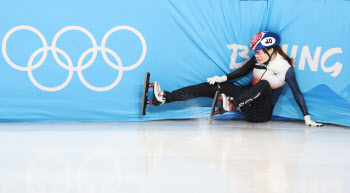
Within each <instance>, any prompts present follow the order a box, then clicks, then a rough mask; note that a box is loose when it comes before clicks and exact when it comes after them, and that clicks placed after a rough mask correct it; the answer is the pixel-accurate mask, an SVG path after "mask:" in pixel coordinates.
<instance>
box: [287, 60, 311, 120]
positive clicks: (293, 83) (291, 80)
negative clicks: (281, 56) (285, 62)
mask: <svg viewBox="0 0 350 193" xmlns="http://www.w3.org/2000/svg"><path fill="white" fill-rule="evenodd" d="M285 80H286V82H287V83H288V85H289V87H290V88H291V89H292V93H293V96H294V98H295V100H296V101H297V103H298V106H299V108H300V110H301V111H302V112H303V115H304V116H305V115H308V114H309V113H308V112H307V108H306V104H305V100H304V97H303V94H302V93H301V92H300V89H299V86H298V83H297V80H296V79H295V73H294V70H293V68H291V67H290V68H289V69H288V71H287V73H286V79H285Z"/></svg>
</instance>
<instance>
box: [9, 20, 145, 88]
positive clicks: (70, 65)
mask: <svg viewBox="0 0 350 193" xmlns="http://www.w3.org/2000/svg"><path fill="white" fill-rule="evenodd" d="M19 30H28V31H32V32H34V33H35V34H37V35H38V36H39V38H40V39H41V41H42V44H43V47H42V48H39V49H38V50H36V51H35V52H34V53H33V54H32V55H31V57H30V59H29V61H28V64H27V67H23V66H18V65H16V64H15V63H14V62H12V61H11V59H10V58H9V56H8V55H7V50H6V44H7V41H8V39H9V37H10V36H11V35H12V34H13V33H14V32H16V31H19ZM70 30H77V31H81V32H83V33H85V34H86V35H87V36H88V37H89V38H90V40H91V43H92V48H90V49H88V50H86V51H85V52H84V53H83V54H82V55H81V56H80V58H79V61H78V64H77V67H74V66H73V62H72V60H71V58H70V57H69V56H68V54H67V53H66V52H64V51H63V50H61V49H59V48H57V47H56V43H57V40H58V38H59V37H60V36H61V35H62V34H63V33H65V32H67V31H70ZM118 30H128V31H131V32H133V33H135V34H136V35H137V37H138V38H139V39H140V41H141V44H142V54H141V56H140V59H139V60H138V61H137V62H136V63H134V64H133V65H131V66H128V67H124V66H123V64H122V61H121V60H120V58H119V56H118V55H117V54H116V53H115V52H114V51H112V50H111V49H109V48H106V47H105V46H106V42H107V39H108V37H109V36H110V35H111V34H112V33H114V32H116V31H118ZM49 50H51V51H52V55H53V57H54V59H55V61H56V62H57V63H58V64H59V65H60V66H61V67H62V68H64V69H66V70H68V71H69V74H68V77H67V79H66V81H65V82H64V83H62V84H61V85H59V86H56V87H45V86H42V85H41V84H39V83H38V82H37V81H36V80H35V79H34V76H33V73H32V71H33V70H35V69H36V68H38V67H40V66H41V65H42V64H43V63H44V61H45V59H46V56H47V52H48V51H49ZM98 51H101V53H102V56H103V59H104V60H105V61H106V63H107V64H108V65H109V66H111V67H112V68H114V69H116V70H118V71H119V73H118V77H117V78H116V80H115V81H114V82H113V83H112V84H110V85H109V86H106V87H96V86H92V85H91V84H89V83H88V82H87V81H86V80H85V78H84V76H83V73H82V71H83V70H85V69H87V68H88V67H90V66H91V65H92V63H93V62H94V61H95V59H96V56H97V52H98ZM41 52H43V55H42V56H41V59H40V60H39V61H38V62H37V63H36V64H33V61H34V59H35V57H36V56H37V55H38V54H40V53H41ZM57 52H59V53H60V54H61V55H63V57H64V58H65V59H66V61H67V62H68V64H66V63H64V62H63V61H61V60H60V58H59V57H58V55H57ZM106 52H108V53H109V54H111V55H112V56H113V57H114V58H115V60H116V61H117V64H115V63H113V62H112V61H111V60H109V58H108V57H107V54H106ZM146 52H147V46H146V41H145V38H144V37H143V36H142V34H141V33H140V32H139V31H137V30H136V29H135V28H133V27H130V26H117V27H114V28H112V29H110V30H109V31H108V32H107V33H106V34H105V35H104V36H103V39H102V43H101V46H100V47H98V46H97V43H96V40H95V38H94V36H93V35H92V34H91V33H90V32H89V31H88V30H86V29H85V28H82V27H80V26H68V27H65V28H63V29H61V30H60V31H59V32H57V34H56V35H55V36H54V38H53V41H52V45H51V46H48V45H47V42H46V39H45V37H44V35H43V34H42V33H41V32H40V31H39V30H37V29H35V28H33V27H31V26H25V25H22V26H17V27H14V28H12V29H11V30H10V31H8V32H7V33H6V35H5V37H4V39H3V41H2V54H3V56H4V58H5V60H6V62H7V63H8V64H9V65H10V66H11V67H13V68H14V69H17V70H20V71H27V72H28V76H29V79H30V81H31V82H32V83H33V84H34V85H35V86H36V87H37V88H39V89H41V90H44V91H49V92H53V91H58V90H61V89H63V88H64V87H66V86H67V85H68V84H69V82H70V81H71V80H72V77H73V72H74V71H77V73H78V76H79V79H80V81H81V82H82V83H83V84H84V85H85V86H86V87H87V88H89V89H91V90H94V91H108V90H111V89H112V88H114V87H115V86H117V85H118V84H119V82H120V80H121V78H122V76H123V71H129V70H133V69H135V68H137V67H138V66H140V65H141V63H142V62H143V60H144V59H145V57H146ZM90 53H92V57H91V59H90V60H89V61H88V62H87V63H86V64H83V61H84V59H85V57H86V56H87V55H88V54H90Z"/></svg>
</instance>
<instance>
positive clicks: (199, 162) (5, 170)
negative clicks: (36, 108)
mask: <svg viewBox="0 0 350 193" xmlns="http://www.w3.org/2000/svg"><path fill="white" fill-rule="evenodd" d="M349 179H350V128H349V127H341V126H335V125H325V126H324V127H321V128H309V127H306V126H305V125H304V122H279V121H271V122H268V123H262V124H261V123H259V124H252V123H247V122H245V121H241V120H234V121H228V120H226V121H219V120H215V121H214V122H213V124H212V125H208V123H207V121H206V120H204V119H197V120H165V121H149V122H83V123H81V122H68V123H66V122H57V123H0V193H109V192H110V193H112V192H113V193H116V192H118V193H119V192H120V193H255V192H256V193H265V192H266V193H284V192H286V193H287V192H288V193H343V192H350V183H349V181H350V180H349Z"/></svg>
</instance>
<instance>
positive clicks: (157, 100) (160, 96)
mask: <svg viewBox="0 0 350 193" xmlns="http://www.w3.org/2000/svg"><path fill="white" fill-rule="evenodd" d="M164 96H165V93H164V91H163V90H162V89H161V88H160V86H159V83H158V82H157V81H154V83H153V105H154V106H159V105H162V104H164V103H165V100H166V99H165V97H164Z"/></svg>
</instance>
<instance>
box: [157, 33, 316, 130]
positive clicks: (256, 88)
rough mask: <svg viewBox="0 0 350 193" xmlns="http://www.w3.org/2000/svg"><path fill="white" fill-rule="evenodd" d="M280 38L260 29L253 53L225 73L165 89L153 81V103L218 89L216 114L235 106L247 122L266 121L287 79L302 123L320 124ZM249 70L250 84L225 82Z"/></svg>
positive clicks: (209, 93)
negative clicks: (300, 112)
mask: <svg viewBox="0 0 350 193" xmlns="http://www.w3.org/2000/svg"><path fill="white" fill-rule="evenodd" d="M280 42H281V41H280V36H279V35H278V34H275V33H273V32H268V31H261V32H259V33H257V34H255V35H254V36H253V38H252V39H251V41H250V49H251V50H252V51H254V56H253V57H252V58H251V59H250V60H249V61H248V62H247V63H246V64H245V65H244V66H243V67H241V68H240V69H237V70H236V71H234V72H232V73H230V74H227V75H225V76H221V77H220V76H214V77H212V78H208V79H207V80H208V82H206V83H202V84H198V85H192V86H188V87H184V88H181V89H178V90H175V91H173V92H167V91H163V90H162V89H161V88H160V86H159V83H158V82H154V100H153V105H155V106H158V105H161V104H164V103H171V102H173V101H185V100H189V99H193V98H196V97H211V98H214V95H215V93H216V91H217V90H219V92H220V93H221V95H220V97H219V108H218V110H217V111H216V114H224V113H225V112H230V111H232V110H233V109H236V110H239V111H240V112H241V113H242V114H243V116H244V118H245V119H246V120H247V121H249V122H267V121H269V120H271V117H272V111H273V108H274V106H275V104H276V102H277V100H278V97H279V96H280V94H281V92H282V88H283V86H284V85H285V83H286V82H287V83H288V85H289V86H290V88H291V89H292V92H293V95H294V98H295V100H296V101H297V103H298V105H299V107H300V109H301V111H302V113H303V115H304V119H305V124H306V125H308V126H322V124H321V123H316V122H314V121H312V120H311V118H310V115H309V113H308V111H307V108H306V105H305V101H304V97H303V95H302V93H301V92H300V90H299V87H298V83H297V81H296V79H295V74H294V69H293V68H294V66H293V60H292V59H291V58H289V57H288V56H287V55H286V54H285V53H284V52H283V51H282V49H281V47H280V46H279V44H280ZM251 71H253V77H254V80H253V82H252V85H249V86H243V87H240V86H236V85H234V84H233V83H230V82H226V81H227V80H232V79H236V78H240V77H242V76H245V75H247V74H248V73H249V72H251Z"/></svg>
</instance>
